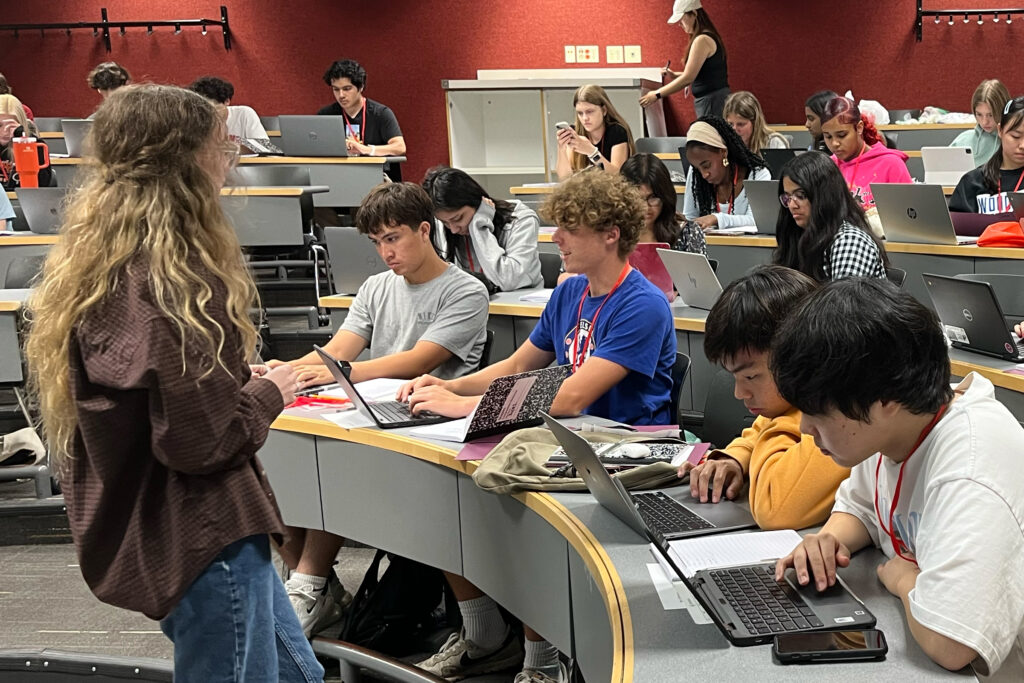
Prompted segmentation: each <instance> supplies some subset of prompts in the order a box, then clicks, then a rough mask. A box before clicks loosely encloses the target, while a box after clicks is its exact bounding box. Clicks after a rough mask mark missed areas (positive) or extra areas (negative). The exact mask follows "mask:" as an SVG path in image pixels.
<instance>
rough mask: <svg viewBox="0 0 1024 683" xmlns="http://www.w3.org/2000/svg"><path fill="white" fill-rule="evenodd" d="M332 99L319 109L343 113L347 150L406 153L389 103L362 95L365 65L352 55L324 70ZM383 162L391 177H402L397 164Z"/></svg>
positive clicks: (380, 154) (360, 153) (361, 153)
mask: <svg viewBox="0 0 1024 683" xmlns="http://www.w3.org/2000/svg"><path fill="white" fill-rule="evenodd" d="M324 83H326V84H327V85H328V86H330V88H331V92H332V93H333V94H334V99H335V101H334V102H332V103H331V104H329V105H327V106H326V107H323V108H322V109H320V111H318V112H317V114H320V115H323V116H344V117H345V137H346V139H347V145H346V146H347V147H348V153H349V154H350V155H353V156H371V157H389V156H402V155H403V154H405V138H404V137H403V136H402V129H401V128H399V127H398V119H396V118H395V114H394V112H392V111H391V109H389V108H388V107H386V106H385V105H383V104H381V103H380V102H377V101H375V100H371V99H370V98H368V97H364V96H363V90H364V89H365V88H366V69H364V68H363V67H362V66H360V65H359V62H356V61H355V60H352V59H342V60H339V61H336V62H334V63H332V64H331V66H330V67H328V69H327V71H326V72H325V73H324ZM392 166H393V165H392V164H387V165H385V168H384V172H385V173H387V174H388V176H390V177H391V179H392V180H396V181H397V180H401V179H402V175H401V172H400V170H399V169H398V167H397V166H395V167H394V168H392Z"/></svg>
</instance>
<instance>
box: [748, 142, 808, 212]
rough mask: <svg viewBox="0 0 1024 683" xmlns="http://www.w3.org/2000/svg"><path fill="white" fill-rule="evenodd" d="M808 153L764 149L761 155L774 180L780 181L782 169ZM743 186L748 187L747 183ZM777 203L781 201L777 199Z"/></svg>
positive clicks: (798, 150)
mask: <svg viewBox="0 0 1024 683" xmlns="http://www.w3.org/2000/svg"><path fill="white" fill-rule="evenodd" d="M806 151H807V150H806V149H762V150H761V152H760V154H761V158H762V159H764V164H765V166H767V167H768V170H769V171H771V172H772V178H775V179H778V177H779V176H780V175H782V167H783V166H785V165H786V163H787V162H789V161H791V160H793V159H796V158H797V156H798V155H800V154H803V153H804V152H806ZM743 184H744V185H746V184H747V183H746V181H744V183H743ZM775 201H776V202H778V201H779V200H778V199H776V200H775Z"/></svg>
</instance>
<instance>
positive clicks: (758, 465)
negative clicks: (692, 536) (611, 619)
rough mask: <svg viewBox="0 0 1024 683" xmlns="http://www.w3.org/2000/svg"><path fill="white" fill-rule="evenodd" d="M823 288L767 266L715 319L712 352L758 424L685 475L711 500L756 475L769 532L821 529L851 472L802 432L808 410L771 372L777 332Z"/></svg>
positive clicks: (711, 320)
mask: <svg viewBox="0 0 1024 683" xmlns="http://www.w3.org/2000/svg"><path fill="white" fill-rule="evenodd" d="M816 287H817V283H815V281H814V280H812V279H811V278H809V277H808V276H806V275H804V274H803V273H800V272H798V271H795V270H791V269H789V268H785V267H783V266H777V265H767V266H761V267H760V268H757V269H755V270H753V271H751V272H750V273H748V274H747V275H745V276H744V277H742V278H740V279H738V280H735V281H733V282H732V283H731V284H730V285H729V286H728V287H726V288H725V291H724V292H722V296H721V297H720V298H719V299H718V301H717V302H716V303H715V305H714V307H713V308H712V309H711V312H710V313H709V314H708V318H707V324H706V332H705V336H704V354H705V355H706V356H707V358H708V360H709V361H711V362H712V363H718V364H720V365H721V366H722V367H723V368H725V369H726V370H727V371H729V372H730V373H732V375H733V377H734V378H735V381H736V389H735V394H736V398H737V399H739V400H741V401H743V404H744V405H745V406H746V407H747V409H748V410H749V411H750V412H751V413H753V414H754V415H757V419H756V420H754V424H753V425H751V426H750V427H749V428H747V429H745V430H743V433H742V434H741V435H740V436H739V437H738V438H736V439H734V440H733V441H732V443H730V444H729V445H728V446H726V447H725V448H724V449H719V450H714V451H711V452H710V453H709V454H708V456H707V458H706V459H705V460H704V461H703V462H702V463H701V464H699V465H697V466H696V467H693V466H692V465H690V464H689V463H687V464H684V465H683V466H682V467H681V468H680V470H679V476H680V477H682V476H683V475H685V474H686V473H687V472H689V473H690V491H691V494H692V495H693V497H694V498H699V499H700V501H701V502H705V503H706V502H707V501H708V500H709V499H710V500H711V501H712V502H715V503H717V502H719V501H720V500H721V499H722V496H723V495H724V496H725V497H726V498H728V499H730V500H732V499H734V498H736V496H738V495H739V494H740V492H741V491H742V490H743V483H744V480H745V479H748V478H749V480H750V510H751V512H752V513H753V515H754V520H755V521H756V522H757V524H758V526H760V527H761V528H762V529H802V528H804V527H809V526H814V525H815V524H821V523H822V522H824V521H825V519H826V518H827V517H828V515H829V512H830V511H831V510H832V503H833V502H834V500H835V493H836V489H837V488H839V484H840V482H842V481H843V480H844V479H846V478H847V477H848V476H849V474H850V470H848V469H847V468H845V467H840V466H839V465H836V464H835V462H833V461H832V459H831V458H829V457H828V456H826V455H824V454H823V453H822V452H821V451H820V450H819V449H818V447H817V446H815V444H814V439H813V438H811V437H810V436H807V435H804V434H801V433H800V417H801V415H800V411H799V410H797V409H796V408H794V407H793V406H792V405H790V404H789V403H788V402H787V401H786V400H785V399H784V398H782V396H780V395H779V392H778V390H777V389H776V387H775V381H774V380H773V379H772V373H771V371H770V370H769V368H768V350H769V348H770V347H771V341H772V337H773V336H774V335H775V330H776V329H777V328H778V327H779V326H780V325H781V324H782V322H783V320H785V318H786V316H788V315H789V313H790V312H791V311H793V310H795V309H796V308H797V306H798V305H799V303H800V302H801V301H802V300H803V298H804V297H805V296H807V295H808V294H810V293H811V292H812V291H814V289H815V288H816ZM691 470H692V471H691Z"/></svg>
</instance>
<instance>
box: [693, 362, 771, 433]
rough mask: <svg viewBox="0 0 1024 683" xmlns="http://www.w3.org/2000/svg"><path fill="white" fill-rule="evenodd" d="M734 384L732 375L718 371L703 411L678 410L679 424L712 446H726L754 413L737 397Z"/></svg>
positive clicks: (752, 418)
mask: <svg viewBox="0 0 1024 683" xmlns="http://www.w3.org/2000/svg"><path fill="white" fill-rule="evenodd" d="M734 386H735V381H734V380H733V377H732V375H731V374H730V373H728V372H726V371H725V370H718V372H716V373H715V376H714V377H712V379H711V386H710V387H709V388H708V396H707V399H705V401H704V414H703V415H701V414H700V413H696V412H692V411H680V417H679V426H680V427H683V428H685V429H689V430H690V431H692V432H694V433H695V434H697V435H698V436H700V439H701V441H707V442H709V443H711V444H712V445H713V446H714V447H715V448H725V447H726V446H728V445H729V442H730V441H732V440H733V439H735V438H736V437H737V436H739V435H740V432H742V431H743V430H744V429H746V428H747V427H749V426H750V425H752V424H753V423H754V416H753V415H751V414H750V411H748V410H747V407H746V406H745V405H743V401H740V400H738V399H737V398H736V396H735V394H734Z"/></svg>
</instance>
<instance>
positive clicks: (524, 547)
mask: <svg viewBox="0 0 1024 683" xmlns="http://www.w3.org/2000/svg"><path fill="white" fill-rule="evenodd" d="M459 502H460V515H461V519H462V562H463V569H464V571H463V574H462V575H463V576H464V577H465V578H466V579H467V580H469V581H470V582H472V583H473V584H475V585H476V586H477V587H478V588H480V590H482V591H483V592H485V593H487V594H488V595H489V596H491V597H492V598H494V599H495V600H496V601H497V602H499V603H500V604H502V605H504V606H505V607H506V608H508V609H509V610H510V611H512V612H513V614H515V616H516V617H518V618H519V619H522V620H523V622H524V623H526V624H528V625H529V626H530V627H531V628H533V629H535V630H536V631H537V632H538V633H540V634H541V635H542V636H543V637H544V638H546V639H547V640H548V642H550V643H552V644H553V645H554V646H555V647H557V648H558V649H559V650H561V651H562V652H572V628H571V623H570V616H569V615H570V603H569V601H570V591H569V552H570V551H569V544H568V541H566V540H565V537H564V536H562V535H561V534H560V533H559V532H558V531H557V530H556V529H555V528H554V527H552V526H551V525H550V524H549V523H548V522H547V521H545V520H544V519H542V518H541V517H540V515H538V514H537V513H535V512H533V511H532V510H530V509H529V508H527V507H526V505H524V504H523V502H522V501H519V500H515V499H514V498H512V497H511V496H505V495H496V494H493V493H488V492H487V491H483V490H481V489H480V488H478V487H477V485H476V484H474V483H473V481H472V479H470V478H469V477H467V476H465V475H459ZM510 579H514V580H510ZM603 621H604V623H606V624H607V623H608V617H607V613H605V615H604V618H603Z"/></svg>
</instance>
